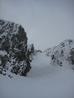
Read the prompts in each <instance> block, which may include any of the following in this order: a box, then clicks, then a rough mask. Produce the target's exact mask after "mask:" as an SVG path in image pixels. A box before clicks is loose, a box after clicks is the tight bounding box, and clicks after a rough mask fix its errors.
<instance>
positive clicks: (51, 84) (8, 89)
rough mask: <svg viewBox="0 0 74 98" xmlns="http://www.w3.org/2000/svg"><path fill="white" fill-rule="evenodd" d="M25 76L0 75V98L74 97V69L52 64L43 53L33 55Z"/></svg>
mask: <svg viewBox="0 0 74 98" xmlns="http://www.w3.org/2000/svg"><path fill="white" fill-rule="evenodd" d="M31 66H32V70H31V71H30V72H29V73H28V76H27V77H20V76H17V77H16V76H14V77H13V78H12V79H10V78H8V77H3V76H0V98H74V71H73V70H71V69H69V68H64V67H60V66H52V65H51V64H50V59H49V57H47V56H46V55H45V54H44V53H38V54H36V55H35V57H34V60H33V61H32V63H31Z"/></svg>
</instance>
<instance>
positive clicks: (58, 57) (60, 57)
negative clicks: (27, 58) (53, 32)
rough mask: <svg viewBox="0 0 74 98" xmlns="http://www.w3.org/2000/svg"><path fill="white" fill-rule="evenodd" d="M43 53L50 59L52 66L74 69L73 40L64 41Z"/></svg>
mask: <svg viewBox="0 0 74 98" xmlns="http://www.w3.org/2000/svg"><path fill="white" fill-rule="evenodd" d="M44 53H45V54H46V55H47V56H49V57H51V63H52V64H54V65H60V66H63V65H67V64H70V65H72V66H71V67H72V68H73V67H74V40H65V41H63V42H62V43H60V44H59V45H57V46H55V47H53V48H49V49H47V50H45V51H44Z"/></svg>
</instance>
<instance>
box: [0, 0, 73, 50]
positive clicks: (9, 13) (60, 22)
mask: <svg viewBox="0 0 74 98" xmlns="http://www.w3.org/2000/svg"><path fill="white" fill-rule="evenodd" d="M0 18H1V19H5V20H8V21H13V22H15V23H19V24H21V25H22V26H23V27H24V29H25V31H26V32H27V36H28V43H29V44H30V43H34V45H35V48H36V49H42V50H44V49H47V48H50V47H53V46H55V45H57V44H59V42H61V41H63V40H65V39H74V28H73V27H74V1H73V0H0Z"/></svg>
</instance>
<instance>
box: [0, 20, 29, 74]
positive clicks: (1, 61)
mask: <svg viewBox="0 0 74 98" xmlns="http://www.w3.org/2000/svg"><path fill="white" fill-rule="evenodd" d="M27 54H28V52H27V36H26V32H25V30H24V28H23V27H22V26H21V25H19V24H15V23H13V22H9V21H5V20H0V73H3V70H5V72H7V71H10V72H12V73H15V74H19V75H23V76H26V74H27V72H29V71H30V69H31V66H30V60H29V55H27Z"/></svg>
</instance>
